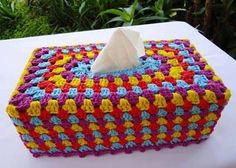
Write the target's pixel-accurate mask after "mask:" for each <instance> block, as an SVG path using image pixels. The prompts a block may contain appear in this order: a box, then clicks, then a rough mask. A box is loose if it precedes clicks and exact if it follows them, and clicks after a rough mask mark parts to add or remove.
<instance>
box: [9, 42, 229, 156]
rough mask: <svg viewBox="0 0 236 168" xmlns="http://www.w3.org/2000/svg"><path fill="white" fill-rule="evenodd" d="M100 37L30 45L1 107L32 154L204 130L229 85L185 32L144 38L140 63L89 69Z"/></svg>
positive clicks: (169, 138)
mask: <svg viewBox="0 0 236 168" xmlns="http://www.w3.org/2000/svg"><path fill="white" fill-rule="evenodd" d="M104 45H105V44H102V43H100V44H86V45H75V46H63V47H43V48H39V49H36V50H35V51H34V52H33V53H32V56H31V57H30V60H29V62H28V64H27V65H26V68H25V70H24V72H23V75H22V77H21V78H20V80H19V82H18V85H17V87H16V89H15V91H14V92H13V94H12V97H11V98H10V101H9V105H8V106H7V109H6V111H7V113H8V115H9V116H10V118H11V119H12V121H13V123H14V125H15V126H16V130H17V132H18V133H19V135H20V138H21V139H22V141H23V143H24V145H25V146H26V147H27V148H28V149H29V150H30V152H31V153H32V154H33V156H35V157H37V156H41V155H49V156H58V155H62V156H70V155H78V156H81V157H82V156H85V155H88V154H95V155H100V154H104V153H112V154H114V153H117V152H121V151H124V152H126V153H130V152H132V151H133V150H140V151H144V150H146V149H156V150H159V149H161V148H162V147H174V146H176V145H183V146H186V145H188V144H190V143H199V142H201V141H203V140H205V139H207V138H208V137H209V135H210V134H211V133H212V131H213V128H214V126H215V125H216V123H217V121H218V119H219V117H220V115H221V111H222V110H223V108H224V106H225V105H226V104H227V102H228V100H229V98H230V91H229V90H228V89H227V88H226V87H225V86H224V84H223V83H222V81H221V79H220V78H219V77H218V76H217V75H216V74H215V73H214V71H213V70H212V68H211V67H210V66H209V65H208V64H207V62H206V60H205V59H204V58H203V57H201V55H200V54H199V53H198V52H197V50H196V49H195V47H194V46H193V45H192V44H190V42H189V41H188V40H184V39H181V40H180V39H175V40H168V41H166V40H161V41H145V51H146V55H144V56H142V57H140V65H139V66H137V67H135V68H132V69H127V70H121V71H115V72H109V73H97V74H93V73H92V72H91V71H90V67H91V65H92V64H93V62H94V60H95V59H96V57H97V56H98V53H99V52H100V51H101V50H102V48H103V47H104Z"/></svg>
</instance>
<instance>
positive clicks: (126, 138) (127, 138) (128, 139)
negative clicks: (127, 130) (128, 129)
mask: <svg viewBox="0 0 236 168" xmlns="http://www.w3.org/2000/svg"><path fill="white" fill-rule="evenodd" d="M135 139H136V137H135V136H133V135H127V137H125V140H127V141H134V140H135Z"/></svg>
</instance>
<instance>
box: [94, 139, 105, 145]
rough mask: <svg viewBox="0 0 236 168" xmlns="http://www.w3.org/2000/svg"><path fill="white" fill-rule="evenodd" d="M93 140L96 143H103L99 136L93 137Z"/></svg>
mask: <svg viewBox="0 0 236 168" xmlns="http://www.w3.org/2000/svg"><path fill="white" fill-rule="evenodd" d="M94 142H95V143H96V144H103V143H104V141H103V140H102V139H101V138H95V140H94Z"/></svg>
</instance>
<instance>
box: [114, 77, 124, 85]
mask: <svg viewBox="0 0 236 168" xmlns="http://www.w3.org/2000/svg"><path fill="white" fill-rule="evenodd" d="M114 83H115V84H116V85H117V86H122V85H123V80H122V79H121V78H118V77H117V78H115V80H114Z"/></svg>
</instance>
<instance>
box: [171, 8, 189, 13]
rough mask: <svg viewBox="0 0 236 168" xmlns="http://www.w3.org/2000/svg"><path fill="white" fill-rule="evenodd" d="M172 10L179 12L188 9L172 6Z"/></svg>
mask: <svg viewBox="0 0 236 168" xmlns="http://www.w3.org/2000/svg"><path fill="white" fill-rule="evenodd" d="M170 11H176V12H178V11H186V9H185V8H172V9H170Z"/></svg>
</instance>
